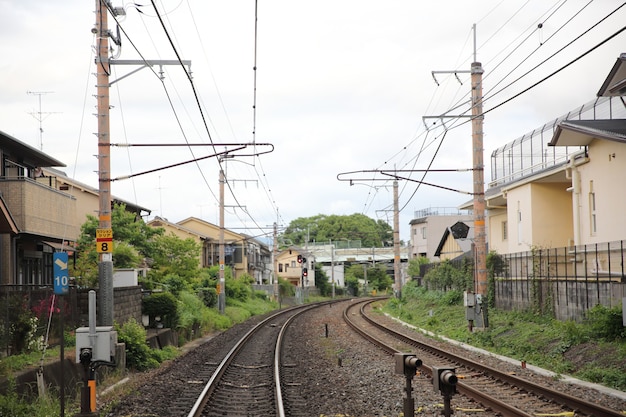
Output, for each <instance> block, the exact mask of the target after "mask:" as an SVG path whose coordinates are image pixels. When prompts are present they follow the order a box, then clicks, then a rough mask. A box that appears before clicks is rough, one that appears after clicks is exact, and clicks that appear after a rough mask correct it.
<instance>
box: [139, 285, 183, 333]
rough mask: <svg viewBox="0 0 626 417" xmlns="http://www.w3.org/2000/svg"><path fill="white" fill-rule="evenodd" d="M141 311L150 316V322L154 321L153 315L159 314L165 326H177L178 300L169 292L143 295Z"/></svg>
mask: <svg viewBox="0 0 626 417" xmlns="http://www.w3.org/2000/svg"><path fill="white" fill-rule="evenodd" d="M141 311H142V313H143V314H146V315H148V316H149V317H150V323H154V319H155V317H157V316H160V317H161V321H162V322H163V324H164V325H165V327H169V328H176V327H177V326H178V320H179V318H178V301H177V300H176V297H174V295H173V294H171V293H169V292H161V293H154V294H152V295H150V296H148V297H145V298H144V299H143V301H142V303H141Z"/></svg>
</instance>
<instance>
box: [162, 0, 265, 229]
mask: <svg viewBox="0 0 626 417" xmlns="http://www.w3.org/2000/svg"><path fill="white" fill-rule="evenodd" d="M150 2H151V3H152V6H153V8H154V10H155V13H156V14H157V18H158V19H159V22H160V23H161V26H162V28H163V31H164V32H165V35H166V37H167V39H168V41H169V43H170V46H171V48H172V50H173V51H174V53H175V54H176V58H177V59H178V61H179V62H180V64H181V67H182V68H183V70H184V71H185V74H186V75H187V79H188V81H189V84H190V86H191V90H192V92H193V95H194V98H195V100H196V104H197V106H198V110H199V111H200V115H201V117H202V121H203V124H204V127H205V129H206V133H207V135H208V137H209V141H210V142H211V144H212V146H213V149H214V152H215V153H217V149H216V147H215V144H214V142H213V139H212V138H211V133H210V131H209V127H208V125H207V122H206V118H205V116H204V112H203V111H202V106H201V105H200V100H199V97H198V93H197V90H196V87H195V84H194V82H193V79H192V78H191V76H190V74H189V72H188V71H187V70H186V68H185V66H184V65H183V62H182V59H181V57H180V54H179V52H178V50H177V49H176V45H174V42H173V41H172V37H171V35H170V34H169V31H168V30H167V28H166V27H165V24H164V22H163V19H162V18H161V16H160V13H159V11H158V9H157V7H156V4H155V3H154V0H150ZM168 97H169V95H168ZM185 140H187V139H186V137H185ZM217 162H218V164H219V166H220V170H224V167H223V166H222V162H221V161H220V160H219V159H218V161H217ZM202 177H203V178H204V180H205V182H206V183H207V186H208V182H207V181H206V177H205V176H204V174H202ZM226 185H227V186H228V189H229V191H230V193H231V195H232V197H233V199H234V200H235V203H236V205H237V206H239V207H241V206H242V204H240V203H239V200H238V198H237V196H236V195H235V193H234V191H233V189H232V187H231V186H230V183H228V181H226ZM244 213H246V214H247V215H248V217H250V219H251V220H252V221H253V223H254V224H255V225H256V226H257V227H258V228H259V229H262V228H261V226H259V225H258V223H257V222H256V220H255V219H254V218H253V217H252V216H251V215H250V213H249V212H247V211H244Z"/></svg>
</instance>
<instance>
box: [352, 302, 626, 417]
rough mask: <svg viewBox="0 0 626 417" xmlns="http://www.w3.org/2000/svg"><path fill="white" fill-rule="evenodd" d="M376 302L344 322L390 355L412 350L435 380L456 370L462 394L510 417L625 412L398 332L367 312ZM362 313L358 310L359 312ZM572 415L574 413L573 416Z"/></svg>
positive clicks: (615, 415)
mask: <svg viewBox="0 0 626 417" xmlns="http://www.w3.org/2000/svg"><path fill="white" fill-rule="evenodd" d="M371 302H372V300H370V301H364V302H361V303H359V304H353V305H351V306H350V307H348V308H346V310H345V311H344V320H345V321H346V323H348V324H349V325H350V326H351V327H352V328H353V329H354V330H355V331H357V332H358V333H359V334H361V335H362V336H363V337H365V338H366V339H367V340H369V341H370V342H371V343H373V344H375V345H376V346H378V347H379V348H381V349H383V350H384V351H385V352H387V353H389V354H395V353H401V352H411V353H414V354H415V355H416V356H417V357H418V358H419V359H421V360H422V362H423V365H422V366H421V367H420V371H421V372H425V373H427V374H428V375H429V376H430V377H431V378H432V372H433V371H432V367H433V366H435V367H449V368H455V370H456V376H457V377H458V379H459V380H458V382H457V384H456V390H457V391H458V393H460V394H462V395H463V396H465V397H468V398H470V399H473V400H475V401H476V402H478V403H480V404H481V405H482V406H483V407H486V408H487V409H490V410H492V411H494V412H496V413H498V414H499V415H502V416H505V417H508V416H511V417H530V416H537V415H572V416H573V415H575V416H576V417H583V416H596V417H600V416H603V417H604V416H606V417H618V416H622V417H623V414H622V413H620V412H618V411H615V410H612V409H608V408H606V407H604V406H602V405H600V404H594V403H590V402H587V401H585V400H584V399H581V398H577V397H574V396H570V395H568V394H567V393H565V392H561V391H556V390H553V389H551V388H549V387H546V386H542V385H539V384H537V383H534V382H532V381H529V380H526V379H523V378H520V377H517V376H515V375H511V374H510V373H507V372H501V371H499V370H497V369H494V368H490V367H487V366H485V365H482V364H480V363H478V362H475V361H472V360H469V359H467V358H464V357H462V356H460V355H456V354H452V353H450V352H447V351H445V350H442V349H440V348H438V347H436V346H434V345H430V344H427V343H424V342H422V341H419V340H417V339H416V338H413V337H410V336H408V335H406V334H402V333H399V332H396V331H394V330H392V329H390V328H388V327H386V326H384V325H382V324H380V323H378V322H377V321H376V320H374V319H373V318H372V317H371V316H369V315H367V314H366V313H365V307H366V306H367V305H368V304H370V303H371ZM356 310H358V312H357V311H356ZM569 413H571V414H569Z"/></svg>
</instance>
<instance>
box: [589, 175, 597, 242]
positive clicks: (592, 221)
mask: <svg viewBox="0 0 626 417" xmlns="http://www.w3.org/2000/svg"><path fill="white" fill-rule="evenodd" d="M589 190H590V191H589V227H590V231H591V235H595V234H596V232H597V231H598V229H597V224H596V193H595V192H594V191H593V181H590V182H589Z"/></svg>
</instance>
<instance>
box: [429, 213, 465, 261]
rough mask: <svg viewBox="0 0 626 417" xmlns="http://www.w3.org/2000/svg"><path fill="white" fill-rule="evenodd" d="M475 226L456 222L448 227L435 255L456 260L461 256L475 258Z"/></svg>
mask: <svg viewBox="0 0 626 417" xmlns="http://www.w3.org/2000/svg"><path fill="white" fill-rule="evenodd" d="M473 244H474V228H473V227H472V226H469V225H468V223H465V222H461V221H459V222H456V223H454V224H453V225H452V226H450V227H448V228H446V230H445V232H444V233H443V236H442V237H441V240H440V241H439V245H438V246H437V249H436V250H435V256H436V257H438V258H439V259H440V260H442V261H444V260H456V259H459V258H464V257H469V258H470V259H472V258H473V256H474V254H473Z"/></svg>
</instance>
